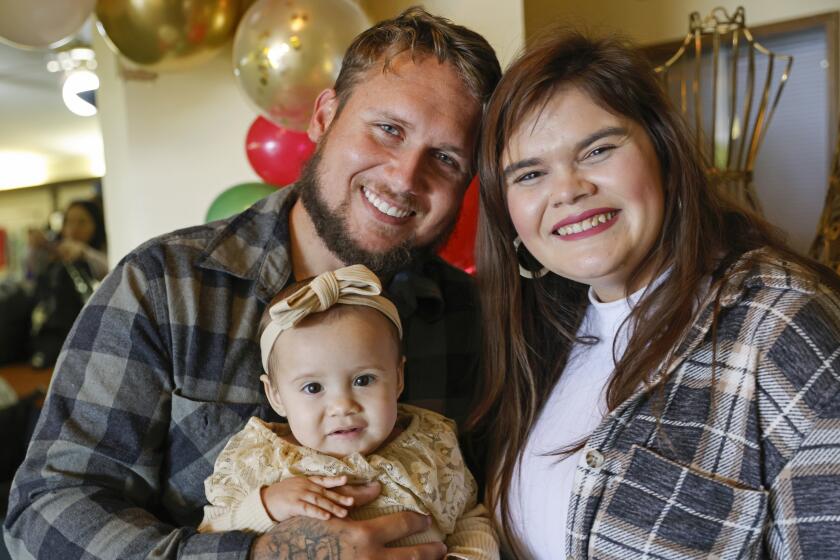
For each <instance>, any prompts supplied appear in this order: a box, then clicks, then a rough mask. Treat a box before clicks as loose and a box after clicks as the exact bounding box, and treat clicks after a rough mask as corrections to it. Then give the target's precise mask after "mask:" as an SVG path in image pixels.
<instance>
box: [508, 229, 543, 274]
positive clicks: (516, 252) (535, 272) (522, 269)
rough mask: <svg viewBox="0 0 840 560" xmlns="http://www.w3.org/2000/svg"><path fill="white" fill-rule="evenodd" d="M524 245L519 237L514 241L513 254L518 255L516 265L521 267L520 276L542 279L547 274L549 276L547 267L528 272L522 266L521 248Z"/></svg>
mask: <svg viewBox="0 0 840 560" xmlns="http://www.w3.org/2000/svg"><path fill="white" fill-rule="evenodd" d="M520 245H522V240H521V239H520V238H519V236H518V235H517V236H516V239H514V240H513V252H514V254H515V255H516V264H518V265H519V275H520V276H521V277H522V278H529V279H530V278H542V277H543V276H545V275H546V274H548V269H547V268H546V267H542V268H541V269H539V270H528V269H527V268H525V267H524V266H522V262H521V261H520V260H519V246H520Z"/></svg>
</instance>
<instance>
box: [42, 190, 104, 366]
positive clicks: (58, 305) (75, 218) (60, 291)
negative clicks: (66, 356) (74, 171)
mask: <svg viewBox="0 0 840 560" xmlns="http://www.w3.org/2000/svg"><path fill="white" fill-rule="evenodd" d="M36 239H37V238H36ZM36 244H37V242H36ZM40 245H41V251H40V253H42V254H43V255H45V257H46V258H45V259H43V260H44V262H43V264H42V265H41V267H40V270H38V271H37V274H36V275H35V294H34V308H33V310H32V329H31V333H30V338H29V346H30V348H29V352H30V361H31V363H32V365H33V366H34V367H38V368H42V367H50V366H52V365H53V364H54V363H55V361H56V359H57V358H58V353H59V351H60V350H61V346H62V344H63V343H64V339H65V338H66V337H67V334H68V333H69V332H70V328H71V327H72V326H73V322H74V321H75V320H76V316H77V315H78V314H79V311H81V310H82V306H83V305H84V304H85V302H86V301H87V300H88V298H89V297H90V296H91V294H92V293H93V290H94V289H95V288H96V286H97V285H98V282H99V280H101V279H102V278H104V277H105V275H106V274H107V273H108V260H107V257H106V254H105V249H106V236H105V221H104V219H103V217H102V210H101V209H100V207H99V205H98V204H96V203H95V202H92V201H88V200H77V201H75V202H72V203H71V204H70V205H69V206H68V207H67V210H66V211H65V212H64V222H63V224H62V227H61V235H60V236H59V239H58V241H57V242H56V243H54V244H51V243H49V242H46V240H44V242H43V243H40Z"/></svg>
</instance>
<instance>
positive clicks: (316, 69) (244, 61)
mask: <svg viewBox="0 0 840 560" xmlns="http://www.w3.org/2000/svg"><path fill="white" fill-rule="evenodd" d="M369 26H370V21H369V20H368V19H367V17H366V16H365V14H364V12H362V10H361V9H360V8H359V6H357V5H356V3H355V2H352V1H351V0H257V2H255V3H254V5H253V6H251V8H250V9H249V10H248V11H247V12H246V13H245V15H244V16H243V17H242V21H241V22H240V24H239V29H237V31H236V38H235V39H234V40H233V66H234V74H235V75H236V77H237V81H238V83H239V86H240V87H241V88H242V90H243V91H244V92H245V95H246V96H247V97H248V99H249V100H251V102H252V103H253V104H254V105H255V106H256V107H257V109H258V110H259V111H260V113H262V114H263V115H264V116H265V117H266V118H267V119H269V120H271V121H273V122H274V123H275V124H278V125H280V126H282V127H284V128H287V129H291V130H304V129H305V128H306V125H307V123H308V122H309V117H310V115H311V114H312V105H313V103H314V102H315V98H316V97H318V94H319V93H321V91H322V90H324V89H326V88H330V87H332V86H333V84H334V83H335V79H336V78H337V77H338V71H339V70H340V68H341V59H342V58H343V57H344V51H345V50H346V49H347V47H349V46H350V43H352V42H353V39H354V38H355V37H356V35H358V34H359V33H361V32H362V31H364V30H365V29H367V28H368V27H369Z"/></svg>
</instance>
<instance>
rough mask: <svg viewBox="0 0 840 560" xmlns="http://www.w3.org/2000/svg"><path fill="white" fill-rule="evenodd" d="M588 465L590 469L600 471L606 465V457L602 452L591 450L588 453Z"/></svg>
mask: <svg viewBox="0 0 840 560" xmlns="http://www.w3.org/2000/svg"><path fill="white" fill-rule="evenodd" d="M586 464H587V465H589V467H590V468H593V469H600V468H601V465H603V464H604V455H603V454H602V453H601V452H600V451H595V450H594V449H591V450H589V451H587V452H586Z"/></svg>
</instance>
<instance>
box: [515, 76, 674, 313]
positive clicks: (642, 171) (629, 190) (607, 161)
mask: <svg viewBox="0 0 840 560" xmlns="http://www.w3.org/2000/svg"><path fill="white" fill-rule="evenodd" d="M502 168H503V170H504V177H503V180H504V181H505V184H506V192H507V204H508V210H509V212H510V217H511V220H512V221H513V225H514V227H515V228H516V232H517V234H518V235H519V236H520V237H521V238H522V242H523V244H524V245H525V247H527V249H528V250H529V251H530V252H531V254H532V255H534V257H536V258H537V259H538V260H539V261H540V262H541V263H542V264H543V266H545V267H547V268H548V269H549V270H551V271H552V272H553V273H554V274H558V275H560V276H563V277H566V278H569V279H571V280H574V281H576V282H581V283H584V284H588V285H590V286H592V288H593V289H594V290H595V293H596V295H597V296H598V298H599V299H601V300H602V301H613V300H616V299H619V298H622V297H624V295H625V288H629V290H630V292H633V291H635V290H637V289H639V288H641V287H644V286H645V285H646V284H647V283H648V282H649V281H650V280H651V278H650V277H649V276H650V274H642V277H641V278H639V280H638V281H637V282H635V285H631V286H626V284H627V280H628V278H629V275H630V273H631V272H632V271H633V270H634V268H635V267H636V266H637V265H638V264H639V263H640V262H641V260H642V259H643V258H644V256H645V255H646V254H647V253H648V251H650V249H651V248H652V247H653V246H654V244H655V243H656V241H657V239H658V237H659V232H660V229H661V228H662V220H663V212H664V209H663V191H662V180H661V177H660V166H659V161H658V158H657V156H656V153H655V152H654V149H653V145H652V144H651V141H650V138H648V135H647V133H646V132H645V131H644V129H642V128H641V127H640V126H639V125H638V124H636V123H635V122H633V121H631V120H630V119H627V118H624V117H621V116H617V115H614V114H612V113H610V112H608V111H606V110H604V109H602V108H601V107H600V106H598V105H597V104H596V103H594V102H593V101H592V100H591V99H590V98H589V96H588V95H587V94H585V93H584V92H582V91H581V90H579V89H577V88H570V89H565V90H561V91H559V92H558V93H556V94H555V95H554V97H553V98H551V100H550V101H549V102H548V104H546V106H545V107H544V108H543V109H542V110H541V111H540V110H537V111H535V112H533V113H532V114H531V115H529V116H528V117H527V118H526V119H525V120H524V121H523V122H521V123H520V124H519V128H518V130H516V131H515V132H514V134H513V135H512V136H511V138H510V140H509V142H508V145H507V147H506V150H505V153H504V154H503V157H502Z"/></svg>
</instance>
